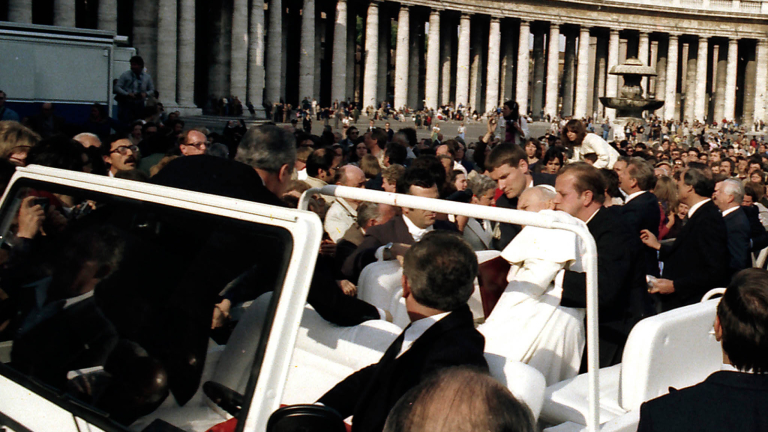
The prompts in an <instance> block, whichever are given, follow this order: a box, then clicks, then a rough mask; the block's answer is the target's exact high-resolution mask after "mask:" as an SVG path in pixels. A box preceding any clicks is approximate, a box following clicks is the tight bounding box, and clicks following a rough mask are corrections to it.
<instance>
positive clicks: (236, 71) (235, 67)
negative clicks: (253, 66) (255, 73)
mask: <svg viewBox="0 0 768 432" xmlns="http://www.w3.org/2000/svg"><path fill="white" fill-rule="evenodd" d="M161 40H162V39H161ZM247 79H248V0H233V2H232V49H231V51H230V67H229V94H230V95H232V96H237V97H238V98H239V99H240V100H241V101H242V102H243V103H245V101H244V99H245V96H246V93H245V92H246V85H247Z"/></svg>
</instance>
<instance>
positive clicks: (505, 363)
mask: <svg viewBox="0 0 768 432" xmlns="http://www.w3.org/2000/svg"><path fill="white" fill-rule="evenodd" d="M485 360H486V361H487V362H488V368H489V369H490V372H491V376H492V377H493V378H495V379H496V381H498V382H500V383H501V384H502V385H504V386H505V387H507V388H508V389H509V391H510V392H512V394H513V395H515V397H516V398H517V399H519V400H522V401H523V402H525V403H526V404H527V405H528V408H530V409H531V412H533V417H534V418H535V419H537V420H538V418H539V414H541V408H542V406H543V405H544V392H545V390H546V387H547V384H546V380H545V379H544V375H542V374H541V372H539V371H537V370H536V369H535V368H533V367H531V366H528V365H527V364H525V363H522V362H518V361H510V360H507V359H506V358H505V357H503V356H500V355H498V354H492V353H485Z"/></svg>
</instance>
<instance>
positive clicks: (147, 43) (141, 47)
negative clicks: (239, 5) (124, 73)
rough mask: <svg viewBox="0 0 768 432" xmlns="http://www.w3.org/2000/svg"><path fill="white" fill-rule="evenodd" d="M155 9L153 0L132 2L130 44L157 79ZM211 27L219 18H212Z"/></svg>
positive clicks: (135, 0) (156, 6)
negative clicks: (131, 34) (131, 36)
mask: <svg viewBox="0 0 768 432" xmlns="http://www.w3.org/2000/svg"><path fill="white" fill-rule="evenodd" d="M157 8H158V4H157V1H155V0H134V2H133V38H132V39H131V42H132V43H133V46H134V47H135V48H136V51H137V52H138V53H139V55H140V56H141V57H142V58H143V59H144V67H145V68H146V69H147V70H148V71H149V74H150V75H152V78H153V79H156V78H157ZM212 21H214V23H212V27H214V28H215V27H216V25H217V24H220V20H219V16H214V17H212Z"/></svg>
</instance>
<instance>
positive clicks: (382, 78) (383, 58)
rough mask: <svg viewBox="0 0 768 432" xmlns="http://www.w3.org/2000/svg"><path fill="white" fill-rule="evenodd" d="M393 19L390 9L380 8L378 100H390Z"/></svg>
mask: <svg viewBox="0 0 768 432" xmlns="http://www.w3.org/2000/svg"><path fill="white" fill-rule="evenodd" d="M391 25H392V19H391V18H390V16H389V13H388V9H385V8H381V7H380V8H379V71H378V72H377V73H376V77H377V81H376V101H377V102H379V103H381V101H385V100H389V99H388V95H387V90H388V86H387V81H388V80H387V78H388V76H387V73H388V71H389V44H390V43H391V42H392V29H391V28H390V26H391Z"/></svg>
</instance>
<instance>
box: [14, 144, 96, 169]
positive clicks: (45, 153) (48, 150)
mask: <svg viewBox="0 0 768 432" xmlns="http://www.w3.org/2000/svg"><path fill="white" fill-rule="evenodd" d="M102 147H105V146H104V145H102ZM106 147H107V148H109V144H107V145H106ZM84 155H85V147H83V145H82V144H80V143H79V142H77V141H75V140H73V139H70V138H67V137H65V136H63V135H55V136H52V137H50V138H46V139H44V140H42V141H40V142H39V143H37V144H36V145H35V146H33V147H32V148H30V149H29V153H27V164H28V165H43V166H47V167H51V168H60V169H66V170H70V171H80V172H82V171H83V165H84V160H83V159H84V158H83V156H84Z"/></svg>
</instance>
